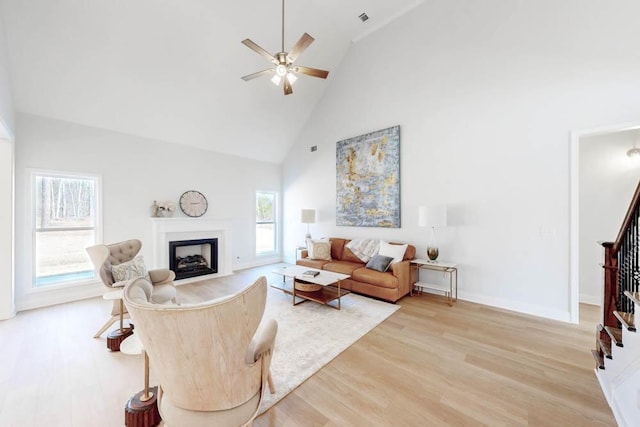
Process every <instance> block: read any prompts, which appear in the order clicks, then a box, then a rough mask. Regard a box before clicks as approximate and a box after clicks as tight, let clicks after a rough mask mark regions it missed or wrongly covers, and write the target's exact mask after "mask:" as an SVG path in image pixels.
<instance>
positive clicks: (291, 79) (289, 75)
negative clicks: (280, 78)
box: [287, 73, 298, 85]
mask: <svg viewBox="0 0 640 427" xmlns="http://www.w3.org/2000/svg"><path fill="white" fill-rule="evenodd" d="M287 80H289V83H291V84H292V85H293V84H294V83H295V82H296V80H298V78H297V77H296V75H295V74H293V73H287Z"/></svg>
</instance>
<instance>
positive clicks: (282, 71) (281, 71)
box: [276, 64, 287, 77]
mask: <svg viewBox="0 0 640 427" xmlns="http://www.w3.org/2000/svg"><path fill="white" fill-rule="evenodd" d="M276 74H277V75H278V76H280V77H284V76H285V74H287V67H286V66H285V65H283V64H279V65H278V66H277V67H276Z"/></svg>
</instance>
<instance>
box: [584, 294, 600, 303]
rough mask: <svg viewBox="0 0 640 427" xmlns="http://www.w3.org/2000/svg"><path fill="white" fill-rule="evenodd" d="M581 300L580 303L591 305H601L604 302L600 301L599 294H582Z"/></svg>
mask: <svg viewBox="0 0 640 427" xmlns="http://www.w3.org/2000/svg"><path fill="white" fill-rule="evenodd" d="M579 301H580V304H589V305H601V304H602V302H601V301H600V296H599V295H587V294H580V298H579Z"/></svg>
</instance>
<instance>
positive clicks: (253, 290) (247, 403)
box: [124, 276, 278, 427]
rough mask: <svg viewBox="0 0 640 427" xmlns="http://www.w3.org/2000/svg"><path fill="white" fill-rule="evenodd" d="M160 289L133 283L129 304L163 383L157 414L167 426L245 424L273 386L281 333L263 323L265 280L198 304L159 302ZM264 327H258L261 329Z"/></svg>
mask: <svg viewBox="0 0 640 427" xmlns="http://www.w3.org/2000/svg"><path fill="white" fill-rule="evenodd" d="M154 292H155V289H154V288H153V287H152V286H151V284H150V283H149V282H148V281H147V280H145V279H133V280H131V282H130V283H129V284H127V286H126V288H125V290H124V302H125V304H126V306H127V309H128V310H129V313H130V314H131V319H132V320H133V321H134V323H135V325H136V329H135V334H136V335H137V336H138V338H139V339H140V341H141V343H142V345H143V347H144V349H145V351H146V352H147V354H148V356H149V361H150V365H151V369H152V370H153V373H154V376H155V377H156V378H157V379H158V381H159V383H160V387H159V393H158V409H159V411H160V414H161V416H162V419H163V420H164V422H165V424H166V425H167V426H171V427H196V426H198V427H199V426H202V427H204V426H223V427H224V426H234V427H236V426H245V425H251V423H252V422H253V419H254V418H255V417H256V416H257V414H258V411H259V409H260V404H261V403H262V398H263V395H264V392H265V390H266V388H267V387H269V389H270V390H271V392H272V393H273V392H274V390H273V383H272V381H271V374H270V366H271V355H272V353H273V348H274V341H275V337H276V334H277V330H278V325H277V323H276V322H275V320H268V321H264V322H262V324H261V320H262V315H263V314H264V309H265V303H266V297H267V281H266V279H265V278H264V276H263V277H260V278H259V279H258V280H256V281H255V282H254V283H253V284H252V285H250V286H248V287H246V288H245V289H242V290H241V291H239V292H237V293H235V294H233V295H230V296H225V297H222V298H219V299H216V300H211V301H207V302H203V303H199V304H189V305H182V306H180V305H175V304H166V305H160V304H153V303H152V302H151V301H152V299H153V294H154ZM259 325H260V328H258V326H259Z"/></svg>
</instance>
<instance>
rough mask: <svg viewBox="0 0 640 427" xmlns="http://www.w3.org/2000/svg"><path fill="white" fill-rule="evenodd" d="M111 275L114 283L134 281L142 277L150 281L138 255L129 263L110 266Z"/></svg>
mask: <svg viewBox="0 0 640 427" xmlns="http://www.w3.org/2000/svg"><path fill="white" fill-rule="evenodd" d="M111 274H112V275H113V280H115V281H116V282H122V281H123V280H129V279H134V278H136V277H144V278H145V279H147V280H148V281H151V278H150V277H149V273H148V272H147V267H146V266H145V265H144V258H143V257H142V255H138V256H137V257H135V258H134V259H132V260H131V261H127V262H123V263H122V264H117V265H112V266H111Z"/></svg>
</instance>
